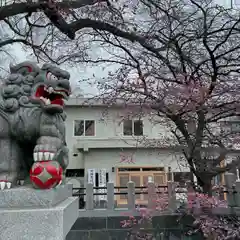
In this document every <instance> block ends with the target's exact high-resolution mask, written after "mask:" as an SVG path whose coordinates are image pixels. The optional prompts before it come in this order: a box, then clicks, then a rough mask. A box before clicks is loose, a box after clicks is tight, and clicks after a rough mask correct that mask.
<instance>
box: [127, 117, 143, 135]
mask: <svg viewBox="0 0 240 240" xmlns="http://www.w3.org/2000/svg"><path fill="white" fill-rule="evenodd" d="M124 121H132V135H124ZM135 121H141V122H142V132H143V134H142V135H134V122H135ZM122 135H123V136H124V137H142V136H143V135H144V125H143V120H142V119H125V120H123V122H122Z"/></svg>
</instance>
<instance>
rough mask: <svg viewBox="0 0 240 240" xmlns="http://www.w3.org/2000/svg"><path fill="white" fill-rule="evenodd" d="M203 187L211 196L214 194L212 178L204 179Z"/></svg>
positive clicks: (204, 191)
mask: <svg viewBox="0 0 240 240" xmlns="http://www.w3.org/2000/svg"><path fill="white" fill-rule="evenodd" d="M201 187H202V189H203V193H204V194H208V195H209V196H212V183H211V179H207V178H206V179H204V182H203V183H202V186H201Z"/></svg>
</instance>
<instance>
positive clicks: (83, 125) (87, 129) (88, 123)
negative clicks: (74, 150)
mask: <svg viewBox="0 0 240 240" xmlns="http://www.w3.org/2000/svg"><path fill="white" fill-rule="evenodd" d="M74 136H95V121H94V120H75V121H74Z"/></svg>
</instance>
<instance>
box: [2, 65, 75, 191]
mask: <svg viewBox="0 0 240 240" xmlns="http://www.w3.org/2000/svg"><path fill="white" fill-rule="evenodd" d="M10 72H11V74H10V76H9V77H8V78H7V79H6V80H5V81H4V82H3V84H2V85H1V93H0V128H1V129H0V156H1V157H0V183H1V189H4V188H10V187H12V186H17V180H18V179H19V178H21V179H23V178H25V179H27V178H28V176H29V170H30V168H31V166H32V164H33V163H34V161H35V162H36V161H45V160H53V161H57V162H59V164H60V165H61V167H62V168H63V171H65V170H66V167H67V165H68V149H67V146H66V142H65V125H64V121H65V119H66V114H65V112H64V99H68V97H69V94H70V91H71V89H70V82H69V78H70V74H69V73H68V72H66V71H63V70H61V69H59V68H57V67H55V66H52V65H50V64H44V65H43V66H42V68H39V67H38V66H37V65H36V64H34V63H32V62H23V63H21V64H18V65H16V66H10ZM26 182H27V181H26Z"/></svg>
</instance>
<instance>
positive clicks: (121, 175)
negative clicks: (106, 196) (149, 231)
mask: <svg viewBox="0 0 240 240" xmlns="http://www.w3.org/2000/svg"><path fill="white" fill-rule="evenodd" d="M149 180H152V181H153V182H154V183H155V184H156V186H161V185H166V182H167V175H166V172H165V171H164V168H152V167H151V168H147V167H132V168H129V167H128V168H123V167H121V168H118V169H117V181H116V182H117V186H119V187H126V188H124V189H120V190H119V192H122V193H123V192H125V193H126V192H127V183H128V182H129V181H132V182H134V183H135V187H146V186H147V183H148V181H149ZM146 191H147V189H146V188H142V189H140V188H136V189H135V192H136V193H140V192H142V193H141V194H135V200H136V204H137V205H146V204H147V199H148V197H147V194H144V192H145V193H146ZM117 204H118V205H126V204H127V195H123V194H121V195H118V197H117Z"/></svg>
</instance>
